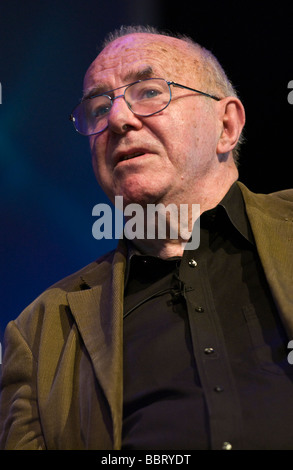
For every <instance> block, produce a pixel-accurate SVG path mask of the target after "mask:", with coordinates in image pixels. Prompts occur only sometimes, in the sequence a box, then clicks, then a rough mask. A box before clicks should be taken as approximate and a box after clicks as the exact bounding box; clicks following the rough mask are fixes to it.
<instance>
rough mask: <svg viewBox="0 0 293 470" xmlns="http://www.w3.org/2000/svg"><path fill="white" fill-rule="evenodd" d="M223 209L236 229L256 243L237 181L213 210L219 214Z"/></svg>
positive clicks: (249, 240) (252, 242) (248, 239)
mask: <svg viewBox="0 0 293 470" xmlns="http://www.w3.org/2000/svg"><path fill="white" fill-rule="evenodd" d="M223 209H224V211H225V213H226V214H227V216H228V218H229V220H230V222H231V223H232V225H233V226H234V227H235V228H236V230H237V231H238V232H239V233H241V235H242V236H243V237H244V238H245V239H246V240H247V241H248V242H250V243H251V244H252V245H254V237H253V234H252V230H251V227H250V223H249V220H248V217H247V214H246V209H245V204H244V200H243V196H242V193H241V190H240V188H239V186H238V184H237V182H236V183H234V184H233V185H232V186H231V188H230V189H229V191H228V192H227V193H226V195H225V196H224V197H223V199H222V201H221V202H220V203H219V204H218V206H217V207H216V208H215V209H212V211H214V210H215V211H216V213H217V215H218V214H219V212H220V211H222V210H223ZM207 212H209V211H207Z"/></svg>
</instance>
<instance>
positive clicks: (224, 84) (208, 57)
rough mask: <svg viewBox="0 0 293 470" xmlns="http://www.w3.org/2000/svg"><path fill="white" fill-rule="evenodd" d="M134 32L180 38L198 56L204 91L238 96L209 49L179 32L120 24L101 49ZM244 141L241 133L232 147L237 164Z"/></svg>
mask: <svg viewBox="0 0 293 470" xmlns="http://www.w3.org/2000/svg"><path fill="white" fill-rule="evenodd" d="M135 33H147V34H157V35H161V36H169V37H173V38H175V39H180V40H182V41H185V42H186V43H187V44H188V45H189V46H190V47H191V48H192V49H193V50H194V52H195V53H196V54H197V55H198V56H199V58H200V70H199V74H200V77H201V79H202V81H203V83H204V84H205V87H206V89H205V91H206V92H207V93H210V94H217V93H218V94H219V95H220V97H222V98H224V97H226V96H235V97H236V98H239V96H238V94H237V91H236V89H235V87H234V86H233V85H232V83H231V81H230V80H229V78H228V76H227V74H226V72H225V71H224V69H223V67H222V66H221V64H220V63H219V61H218V60H217V58H216V57H215V56H214V54H213V53H212V52H211V51H209V50H208V49H206V48H204V47H203V46H201V45H200V44H198V43H197V42H195V41H194V40H193V39H192V38H190V37H189V36H186V35H182V34H179V33H170V32H169V31H162V30H159V29H157V28H155V27H153V26H148V25H146V26H143V25H134V26H125V25H122V26H120V28H118V29H116V30H114V31H112V32H110V33H109V34H108V35H107V36H106V37H105V39H104V40H103V42H102V47H101V49H104V48H105V47H106V46H108V45H109V44H110V43H111V42H113V41H115V40H116V39H118V38H120V37H122V36H126V35H128V34H135ZM243 142H244V137H243V134H241V135H240V137H239V139H238V142H237V144H236V146H235V147H234V149H233V159H234V162H235V164H236V166H238V162H239V150H240V146H241V144H242V143H243Z"/></svg>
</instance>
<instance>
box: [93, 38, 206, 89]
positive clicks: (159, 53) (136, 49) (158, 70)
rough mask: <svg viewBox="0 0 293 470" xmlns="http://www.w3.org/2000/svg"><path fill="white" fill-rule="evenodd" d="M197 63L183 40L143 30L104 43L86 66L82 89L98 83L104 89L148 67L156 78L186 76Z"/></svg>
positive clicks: (194, 68) (133, 76) (120, 82)
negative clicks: (88, 65)
mask: <svg viewBox="0 0 293 470" xmlns="http://www.w3.org/2000/svg"><path fill="white" fill-rule="evenodd" d="M198 62H199V59H198V57H197V54H196V51H195V50H194V49H193V48H192V46H191V45H189V44H188V43H186V42H185V41H183V40H180V39H176V38H172V37H168V36H161V35H156V34H145V33H135V34H130V35H127V36H122V37H121V38H118V39H116V40H115V41H113V42H112V43H110V44H108V46H106V48H105V49H103V51H102V52H101V53H100V54H99V55H98V56H97V58H96V59H95V60H94V62H93V63H92V64H91V65H90V67H89V69H88V71H87V73H86V75H85V79H84V92H85V94H87V93H88V92H89V91H90V90H91V88H94V87H95V86H97V85H100V84H101V85H102V86H103V87H106V88H107V87H110V88H112V87H113V88H115V87H118V86H121V85H123V84H125V80H129V81H131V80H132V79H133V80H135V79H136V76H138V77H139V72H141V71H142V70H145V69H150V68H151V69H152V70H153V75H157V76H158V77H162V78H167V79H172V80H179V77H181V80H182V77H183V79H185V78H186V79H188V76H190V75H191V73H192V74H193V75H194V73H195V71H196V68H197V64H198ZM191 70H192V71H193V72H191ZM150 75H151V74H150Z"/></svg>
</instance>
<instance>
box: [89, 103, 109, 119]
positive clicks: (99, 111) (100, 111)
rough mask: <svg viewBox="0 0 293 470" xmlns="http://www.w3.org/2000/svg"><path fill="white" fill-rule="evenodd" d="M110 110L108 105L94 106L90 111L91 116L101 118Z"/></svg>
mask: <svg viewBox="0 0 293 470" xmlns="http://www.w3.org/2000/svg"><path fill="white" fill-rule="evenodd" d="M110 108H111V106H109V105H103V106H102V105H101V106H95V107H94V108H93V109H92V116H93V117H96V118H101V117H103V116H104V115H105V114H107V113H108V112H109V111H110Z"/></svg>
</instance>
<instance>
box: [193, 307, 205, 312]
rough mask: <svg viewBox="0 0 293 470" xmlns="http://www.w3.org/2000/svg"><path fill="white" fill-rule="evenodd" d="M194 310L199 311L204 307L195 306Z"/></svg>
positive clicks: (202, 310)
mask: <svg viewBox="0 0 293 470" xmlns="http://www.w3.org/2000/svg"><path fill="white" fill-rule="evenodd" d="M194 310H195V311H196V312H199V313H202V312H204V308H203V307H195V308H194Z"/></svg>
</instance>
